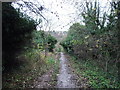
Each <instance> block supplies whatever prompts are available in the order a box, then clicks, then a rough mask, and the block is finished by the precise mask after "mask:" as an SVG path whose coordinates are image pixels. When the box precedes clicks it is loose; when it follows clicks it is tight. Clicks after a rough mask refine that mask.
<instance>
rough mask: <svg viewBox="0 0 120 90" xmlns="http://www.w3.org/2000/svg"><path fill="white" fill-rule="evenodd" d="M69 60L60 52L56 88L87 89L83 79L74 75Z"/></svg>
mask: <svg viewBox="0 0 120 90" xmlns="http://www.w3.org/2000/svg"><path fill="white" fill-rule="evenodd" d="M68 59H69V58H67V56H66V55H65V54H64V53H63V52H61V58H60V73H59V75H58V83H57V87H58V88H87V81H86V80H85V78H83V77H81V76H78V75H76V74H75V73H74V70H73V69H72V68H71V66H70V63H69V60H68Z"/></svg>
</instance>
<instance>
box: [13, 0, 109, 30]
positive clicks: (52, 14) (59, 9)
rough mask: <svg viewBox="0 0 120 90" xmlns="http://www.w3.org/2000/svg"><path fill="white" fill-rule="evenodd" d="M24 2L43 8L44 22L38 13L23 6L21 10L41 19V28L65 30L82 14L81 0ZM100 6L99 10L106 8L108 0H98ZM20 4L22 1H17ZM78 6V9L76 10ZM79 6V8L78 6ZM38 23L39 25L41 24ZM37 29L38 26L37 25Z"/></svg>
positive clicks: (80, 19)
mask: <svg viewBox="0 0 120 90" xmlns="http://www.w3.org/2000/svg"><path fill="white" fill-rule="evenodd" d="M24 1H26V2H33V3H34V4H36V6H37V7H40V6H43V7H44V9H43V10H42V12H40V13H41V14H42V15H43V16H44V17H45V18H46V19H47V20H48V22H46V21H45V20H44V19H43V18H41V16H40V15H35V14H34V13H32V12H31V11H29V10H28V9H27V8H23V9H22V10H21V11H22V12H25V13H27V14H28V15H29V16H31V17H32V18H34V19H39V18H41V19H42V23H41V25H42V26H43V27H42V29H43V30H55V31H66V30H68V29H69V27H70V25H72V24H73V23H75V22H79V23H81V24H83V22H82V20H83V19H82V16H81V15H79V14H80V13H81V12H82V10H83V9H82V8H83V6H82V4H83V3H84V1H83V0H24ZM99 1H100V5H101V6H102V9H101V11H104V10H107V7H108V3H107V1H108V0H99ZM17 2H18V3H21V4H22V1H21V0H19V1H17ZM13 6H14V7H15V8H18V6H17V4H13ZM78 7H79V11H78ZM80 7H81V8H80ZM41 25H40V26H41ZM37 29H38V30H39V29H40V28H39V26H38V27H37Z"/></svg>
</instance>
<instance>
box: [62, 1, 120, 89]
mask: <svg viewBox="0 0 120 90" xmlns="http://www.w3.org/2000/svg"><path fill="white" fill-rule="evenodd" d="M118 6H119V3H118V2H116V4H115V3H113V6H111V7H112V8H111V12H110V14H106V13H107V12H104V13H103V14H101V15H103V17H102V18H100V17H99V15H100V11H99V9H100V7H99V3H97V2H95V3H93V2H90V3H89V2H87V3H86V7H85V8H86V9H85V13H83V14H82V15H83V18H84V23H85V26H82V25H80V24H79V23H74V24H73V25H72V26H71V27H70V28H69V31H68V35H67V37H66V39H65V40H63V41H62V42H61V45H62V46H63V47H64V49H65V50H66V51H67V52H68V53H70V54H72V55H75V56H76V57H77V58H79V59H81V60H83V61H86V62H88V61H89V60H91V61H93V62H96V63H97V66H98V67H99V68H102V70H103V72H105V73H106V76H108V77H110V79H111V78H114V81H116V82H118V79H119V77H118V74H119V68H118V65H119V57H120V54H119V50H120V49H119V48H120V46H119V36H118V33H119V29H118V27H119V26H120V25H119V15H120V14H119V15H118V14H115V11H114V10H115V7H116V8H117V10H118V9H119V7H118ZM106 19H108V20H106ZM92 64H93V63H92ZM86 67H88V66H86ZM95 67H96V66H95ZM88 72H89V71H88ZM88 72H86V73H88ZM89 73H90V72H89ZM92 73H93V72H92ZM109 75H111V76H109ZM90 78H92V77H90ZM111 80H112V79H111ZM101 82H102V81H101ZM93 83H94V82H93ZM95 83H97V82H95ZM103 83H104V84H105V83H107V80H106V82H103ZM107 84H108V85H109V84H110V83H107ZM96 87H97V86H96ZM106 87H107V88H108V86H107V85H106Z"/></svg>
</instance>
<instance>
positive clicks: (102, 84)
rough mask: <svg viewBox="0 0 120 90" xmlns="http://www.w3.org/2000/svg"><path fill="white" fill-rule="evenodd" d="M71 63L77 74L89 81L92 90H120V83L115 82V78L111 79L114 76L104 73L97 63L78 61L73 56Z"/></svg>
mask: <svg viewBox="0 0 120 90" xmlns="http://www.w3.org/2000/svg"><path fill="white" fill-rule="evenodd" d="M70 62H71V66H72V67H73V68H74V70H75V73H76V74H78V75H82V76H83V77H85V78H87V79H88V83H89V85H90V87H91V88H120V83H119V82H116V81H114V78H115V77H114V78H113V79H110V76H111V77H112V75H111V74H109V73H108V74H106V73H105V72H103V70H102V69H101V68H99V67H98V66H97V63H94V64H93V62H92V60H88V61H84V60H78V59H76V58H75V57H74V56H73V57H71V59H70ZM116 78H117V77H116Z"/></svg>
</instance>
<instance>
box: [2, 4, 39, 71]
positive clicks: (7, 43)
mask: <svg viewBox="0 0 120 90" xmlns="http://www.w3.org/2000/svg"><path fill="white" fill-rule="evenodd" d="M36 25H37V23H36V22H35V21H34V20H33V19H30V17H28V16H24V17H23V16H21V13H20V12H18V11H16V10H15V9H14V8H13V7H12V6H11V3H2V27H3V31H2V35H3V36H2V39H3V41H2V44H3V47H2V52H3V66H4V68H5V70H6V69H10V68H12V67H13V66H15V65H16V66H17V65H18V64H19V62H18V61H17V60H16V55H17V53H20V51H22V50H23V49H24V47H25V46H26V45H30V41H31V39H32V36H31V33H32V31H34V30H35V29H36Z"/></svg>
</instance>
